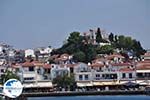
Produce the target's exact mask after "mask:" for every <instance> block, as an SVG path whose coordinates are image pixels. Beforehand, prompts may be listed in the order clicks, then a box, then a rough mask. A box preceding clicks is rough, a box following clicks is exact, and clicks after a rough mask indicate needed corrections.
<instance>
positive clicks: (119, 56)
mask: <svg viewBox="0 0 150 100" xmlns="http://www.w3.org/2000/svg"><path fill="white" fill-rule="evenodd" d="M115 57H117V58H125V57H124V56H122V55H120V54H112V55H109V56H107V57H106V58H107V59H109V60H110V59H113V58H115Z"/></svg>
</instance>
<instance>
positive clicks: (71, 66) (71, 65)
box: [66, 64, 77, 68]
mask: <svg viewBox="0 0 150 100" xmlns="http://www.w3.org/2000/svg"><path fill="white" fill-rule="evenodd" d="M76 65H77V64H66V66H67V67H69V68H73V67H74V66H76Z"/></svg>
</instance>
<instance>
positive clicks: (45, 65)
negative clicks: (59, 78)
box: [43, 64, 51, 69]
mask: <svg viewBox="0 0 150 100" xmlns="http://www.w3.org/2000/svg"><path fill="white" fill-rule="evenodd" d="M43 68H45V69H50V68H51V65H50V64H44V65H43Z"/></svg>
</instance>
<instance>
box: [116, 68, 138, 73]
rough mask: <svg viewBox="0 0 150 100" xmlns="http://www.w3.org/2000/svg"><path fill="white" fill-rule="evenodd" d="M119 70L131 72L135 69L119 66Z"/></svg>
mask: <svg viewBox="0 0 150 100" xmlns="http://www.w3.org/2000/svg"><path fill="white" fill-rule="evenodd" d="M119 71H120V72H131V71H135V70H134V69H131V68H121V69H120V70H119Z"/></svg>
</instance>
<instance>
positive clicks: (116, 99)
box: [28, 95, 150, 100]
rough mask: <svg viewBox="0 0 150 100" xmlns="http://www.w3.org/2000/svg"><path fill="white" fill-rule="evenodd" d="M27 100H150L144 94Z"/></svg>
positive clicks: (29, 99)
mask: <svg viewBox="0 0 150 100" xmlns="http://www.w3.org/2000/svg"><path fill="white" fill-rule="evenodd" d="M28 100H150V96H146V95H129V96H127V95H126V96H121V95H118V96H63V97H31V98H28Z"/></svg>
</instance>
